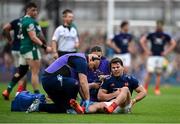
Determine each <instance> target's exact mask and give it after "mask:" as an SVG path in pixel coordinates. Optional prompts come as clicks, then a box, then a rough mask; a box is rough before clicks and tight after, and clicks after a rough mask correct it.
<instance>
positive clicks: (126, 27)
mask: <svg viewBox="0 0 180 124" xmlns="http://www.w3.org/2000/svg"><path fill="white" fill-rule="evenodd" d="M123 30H124V32H128V31H129V25H128V24H127V25H125V26H124V27H123Z"/></svg>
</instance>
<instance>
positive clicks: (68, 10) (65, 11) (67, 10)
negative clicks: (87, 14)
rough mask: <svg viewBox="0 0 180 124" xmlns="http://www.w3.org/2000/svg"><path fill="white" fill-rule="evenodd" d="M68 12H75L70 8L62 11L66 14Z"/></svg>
mask: <svg viewBox="0 0 180 124" xmlns="http://www.w3.org/2000/svg"><path fill="white" fill-rule="evenodd" d="M67 13H73V12H72V10H70V9H65V10H64V11H63V12H62V14H63V15H66V14H67Z"/></svg>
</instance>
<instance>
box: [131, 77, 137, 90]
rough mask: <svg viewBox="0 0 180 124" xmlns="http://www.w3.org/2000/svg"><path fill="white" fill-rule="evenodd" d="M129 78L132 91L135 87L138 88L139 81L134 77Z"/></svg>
mask: <svg viewBox="0 0 180 124" xmlns="http://www.w3.org/2000/svg"><path fill="white" fill-rule="evenodd" d="M129 78H130V79H129V80H130V82H131V84H132V88H133V89H136V88H137V87H139V81H138V80H137V79H136V78H135V77H133V76H131V77H129Z"/></svg>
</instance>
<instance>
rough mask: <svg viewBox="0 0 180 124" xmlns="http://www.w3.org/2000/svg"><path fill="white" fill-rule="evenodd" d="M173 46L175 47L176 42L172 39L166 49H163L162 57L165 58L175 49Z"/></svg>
mask: <svg viewBox="0 0 180 124" xmlns="http://www.w3.org/2000/svg"><path fill="white" fill-rule="evenodd" d="M175 46H176V41H175V40H174V39H171V41H170V42H169V45H168V47H167V49H165V51H164V52H163V53H162V55H163V56H165V55H167V54H168V53H170V52H171V51H172V50H173V49H174V48H175Z"/></svg>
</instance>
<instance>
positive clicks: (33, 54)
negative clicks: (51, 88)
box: [25, 49, 41, 93]
mask: <svg viewBox="0 0 180 124" xmlns="http://www.w3.org/2000/svg"><path fill="white" fill-rule="evenodd" d="M25 58H26V62H27V63H28V65H29V67H30V69H31V84H32V87H33V90H34V93H39V92H40V91H39V71H40V65H41V64H40V59H41V54H40V51H39V50H38V49H36V50H33V51H30V52H28V53H26V54H25Z"/></svg>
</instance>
